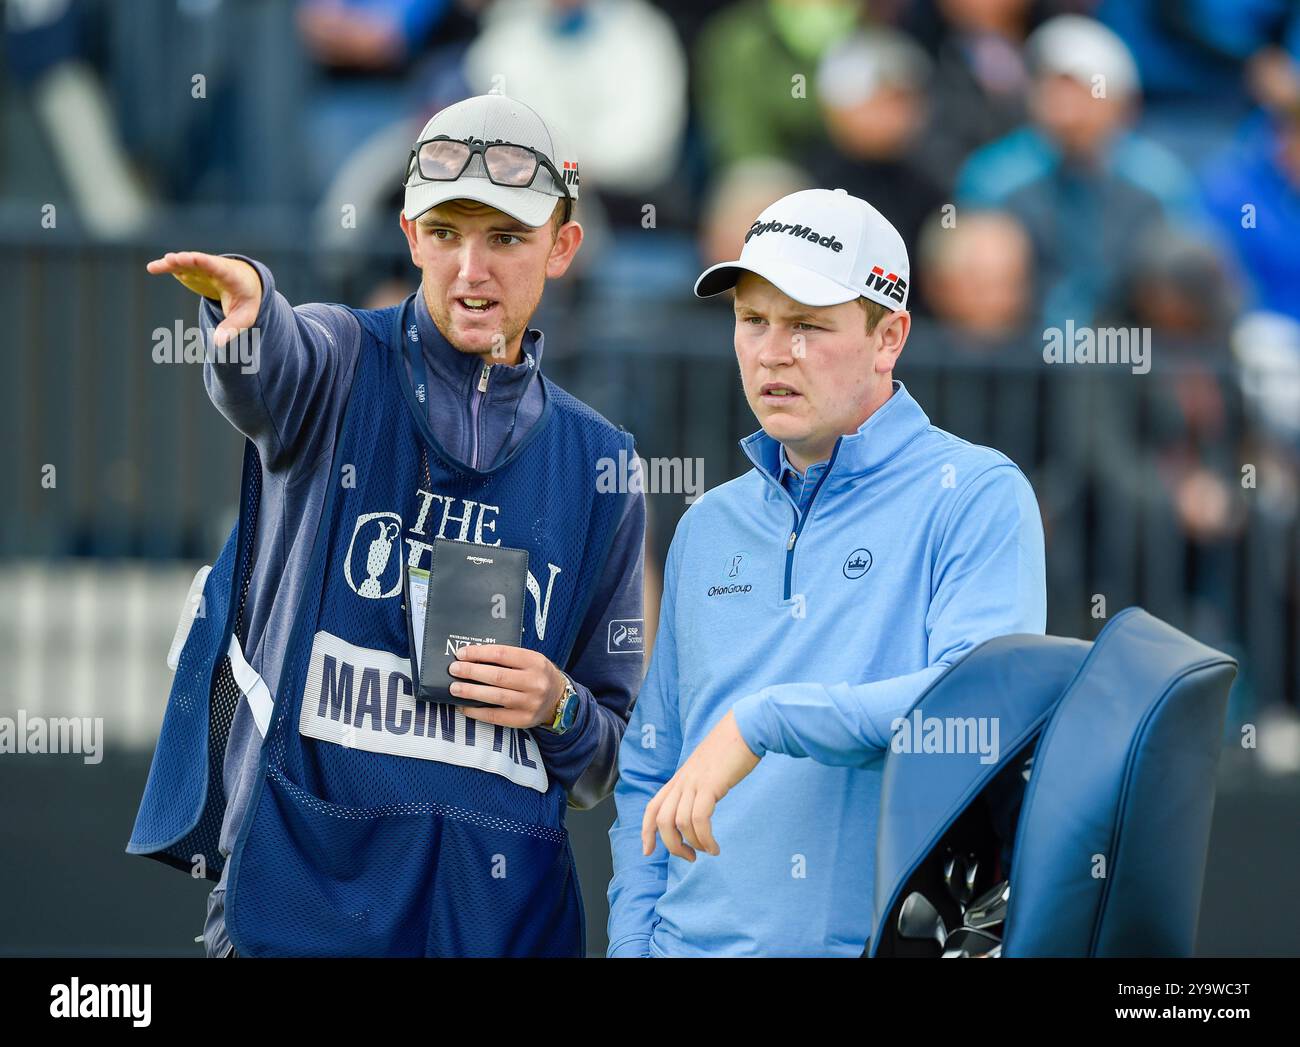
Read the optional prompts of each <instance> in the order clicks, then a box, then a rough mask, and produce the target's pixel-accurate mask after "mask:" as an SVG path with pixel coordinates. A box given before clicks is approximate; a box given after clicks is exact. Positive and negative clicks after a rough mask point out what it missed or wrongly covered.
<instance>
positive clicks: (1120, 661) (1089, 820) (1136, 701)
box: [863, 608, 1236, 957]
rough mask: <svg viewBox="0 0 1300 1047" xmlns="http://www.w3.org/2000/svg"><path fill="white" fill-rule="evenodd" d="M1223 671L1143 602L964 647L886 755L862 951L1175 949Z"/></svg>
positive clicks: (1183, 930)
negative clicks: (1069, 630) (869, 921)
mask: <svg viewBox="0 0 1300 1047" xmlns="http://www.w3.org/2000/svg"><path fill="white" fill-rule="evenodd" d="M1235 674H1236V662H1235V661H1234V660H1233V659H1231V658H1229V657H1228V656H1227V655H1225V654H1223V653H1221V652H1219V651H1216V650H1213V649H1212V648H1210V647H1206V646H1205V645H1203V644H1201V643H1198V642H1197V641H1196V640H1193V639H1192V638H1191V637H1189V636H1186V635H1185V634H1183V633H1181V632H1179V631H1178V630H1176V629H1174V628H1172V627H1171V626H1169V625H1167V624H1165V623H1164V622H1162V621H1160V620H1159V619H1156V618H1153V617H1152V616H1151V615H1149V614H1147V613H1146V612H1145V611H1143V610H1141V609H1140V608H1128V609H1127V610H1125V611H1122V612H1121V613H1120V614H1118V615H1116V616H1115V617H1114V618H1113V619H1112V620H1111V621H1110V622H1109V623H1108V624H1107V625H1106V627H1105V628H1104V629H1103V630H1102V632H1101V634H1100V635H1099V636H1098V637H1097V639H1096V641H1095V642H1092V643H1088V642H1085V641H1082V640H1071V639H1064V638H1061V637H1054V636H1028V635H1020V636H1003V637H999V638H998V639H995V640H990V641H989V642H987V643H985V644H982V645H981V646H980V647H978V648H976V649H975V650H974V651H972V652H971V653H970V654H969V655H967V657H966V658H964V659H963V660H962V661H961V662H959V663H958V664H957V665H955V666H953V668H952V669H951V670H949V671H948V672H947V673H945V674H944V675H943V676H942V677H941V678H940V679H939V680H937V681H936V682H935V683H934V684H933V685H932V686H931V687H930V688H929V689H928V690H927V691H926V693H925V694H924V695H922V697H921V698H920V699H919V700H918V701H917V703H916V704H915V706H914V707H913V708H912V710H911V711H910V712H909V714H908V717H907V723H906V724H904V730H902V731H900V732H898V733H896V734H895V737H894V745H893V747H892V749H891V751H890V753H889V754H888V757H887V759H886V762H885V769H884V775H883V780H882V784H881V800H880V804H881V806H880V822H879V830H878V836H877V852H876V887H875V898H874V901H875V913H876V916H875V926H874V929H873V933H872V936H871V940H870V941H869V942H868V944H867V948H866V950H865V952H864V953H863V955H864V956H938V955H941V954H942V955H945V956H968V955H992V956H997V955H1002V956H1008V957H1023V956H1190V955H1191V953H1192V949H1193V947H1194V945H1195V942H1196V923H1197V916H1198V912H1199V908H1200V898H1201V886H1202V882H1203V879H1204V872H1205V857H1206V850H1207V847H1208V844H1209V835H1210V820H1211V816H1212V814H1213V810H1214V785H1215V772H1216V769H1217V766H1218V762H1219V751H1220V748H1221V744H1222V729H1223V722H1224V715H1225V712H1226V707H1227V698H1228V690H1229V688H1230V686H1231V683H1232V680H1233V677H1234V676H1235ZM954 724H955V725H956V728H953V727H952V726H951V725H954ZM985 725H988V726H987V728H986V727H985ZM976 726H978V727H979V728H980V729H981V731H982V733H981V734H980V738H981V741H982V742H983V743H990V742H991V743H992V744H979V745H961V744H952V743H953V741H954V739H955V738H956V737H957V733H956V732H957V731H959V730H964V731H965V732H966V736H967V738H972V737H974V728H975V727H976ZM936 733H938V734H939V737H937V738H936ZM900 739H901V740H902V742H903V743H904V744H900ZM945 742H946V743H948V744H943V743H945ZM931 743H933V744H931ZM927 750H929V751H927ZM954 750H962V751H954ZM914 895H919V897H914Z"/></svg>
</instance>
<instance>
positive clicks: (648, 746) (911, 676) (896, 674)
mask: <svg viewBox="0 0 1300 1047" xmlns="http://www.w3.org/2000/svg"><path fill="white" fill-rule="evenodd" d="M908 281H909V267H908V258H907V250H906V247H905V245H904V243H903V240H902V238H901V237H900V236H899V234H898V232H897V231H896V230H895V229H894V227H893V226H892V225H890V223H889V222H888V221H886V219H885V218H884V217H883V216H882V215H881V214H880V213H879V212H878V211H876V210H875V208H873V207H872V206H871V205H870V204H868V203H867V202H866V201H864V200H860V199H858V198H856V197H853V196H850V195H848V194H847V193H846V192H844V191H843V190H834V191H831V190H826V189H811V190H806V191H803V192H797V193H793V194H791V195H789V196H786V197H783V198H782V199H780V200H778V201H777V202H776V203H774V204H772V205H771V206H770V207H768V208H767V210H765V211H764V212H763V213H762V214H761V215H760V216H759V217H758V220H757V221H756V222H754V224H753V225H752V226H751V227H750V229H749V232H748V234H747V236H746V238H745V245H744V248H743V250H742V251H741V254H740V258H739V259H738V260H737V261H734V262H727V263H722V264H719V265H715V266H713V267H711V268H709V269H707V270H706V271H705V272H704V273H703V274H702V275H701V276H700V278H699V279H698V281H697V282H696V284H695V293H696V294H697V295H699V296H700V297H709V296H711V295H716V294H720V293H722V292H723V291H727V290H729V289H733V288H734V292H735V293H734V296H733V301H734V308H735V316H736V326H735V351H736V358H737V360H738V362H739V365H740V377H741V383H742V385H743V387H744V392H745V398H746V400H747V401H748V403H749V406H750V408H751V409H752V410H753V412H754V414H755V416H756V417H757V418H758V421H759V424H760V425H761V427H762V428H761V429H760V430H759V431H758V432H755V433H753V434H752V435H750V436H748V437H746V438H745V439H743V440H741V442H740V446H741V448H742V450H743V451H744V453H745V455H746V456H747V457H748V458H749V460H750V461H751V462H752V463H753V468H752V469H750V470H749V471H748V472H746V473H745V474H744V475H742V476H740V477H739V478H737V479H735V480H732V481H730V482H729V483H725V484H722V485H721V486H719V487H716V488H714V489H712V490H710V491H709V492H708V493H706V494H705V495H704V496H703V497H701V498H700V499H698V500H697V501H696V502H695V503H694V504H693V505H692V506H691V507H690V509H689V510H688V511H687V512H686V514H685V515H684V516H683V517H682V519H681V521H680V523H679V524H678V526H677V531H676V534H675V535H674V537H673V541H672V545H671V547H670V548H669V552H668V559H667V564H666V567H665V569H664V584H663V602H662V605H661V611H660V622H659V630H658V632H657V634H656V638H655V647H654V652H653V654H652V656H651V660H650V668H649V671H648V672H647V675H646V680H645V683H644V684H643V685H642V688H641V692H640V696H639V698H638V700H637V704H636V707H635V709H634V711H633V714H632V719H631V722H630V723H629V725H628V729H627V732H626V734H625V735H624V737H623V743H622V746H621V748H620V752H619V782H618V785H617V786H616V788H615V790H614V796H615V801H616V804H617V807H618V819H617V821H616V822H615V824H614V826H613V828H612V829H611V830H610V839H611V844H612V848H613V858H614V876H613V879H612V880H611V882H610V885H609V902H610V915H609V955H610V956H616V957H621V956H629V957H634V956H719V955H725V956H756V955H784V956H858V955H860V954H861V953H862V951H863V947H864V945H865V944H866V941H867V938H868V936H869V935H870V933H871V927H872V891H873V880H874V866H875V846H876V812H877V810H878V805H879V796H880V776H881V768H882V765H883V763H884V757H885V752H886V749H887V748H888V746H889V745H890V743H891V736H892V735H893V733H894V730H895V723H896V720H897V719H898V718H901V717H902V716H903V714H904V713H905V712H906V711H907V710H908V708H909V707H910V706H911V705H912V703H913V702H914V701H915V700H916V699H917V698H918V697H919V696H920V695H921V694H922V692H923V691H924V690H925V688H926V687H927V686H928V685H929V684H930V683H931V682H933V681H934V680H935V679H937V678H938V677H939V676H940V674H942V673H943V672H944V670H945V669H946V668H947V667H949V666H951V665H952V664H954V662H956V661H957V660H958V659H959V658H961V657H962V656H963V655H964V654H965V653H966V652H968V651H970V650H971V649H972V648H973V647H974V646H976V645H977V644H979V643H981V642H982V641H984V640H987V639H989V638H991V637H995V636H999V635H1002V634H1005V633H1042V632H1043V631H1044V629H1045V626H1046V582H1045V573H1044V563H1043V531H1042V524H1041V520H1040V517H1039V513H1038V506H1037V504H1036V501H1035V498H1034V493H1033V491H1032V489H1031V488H1030V485H1029V482H1028V481H1027V480H1026V478H1025V477H1024V475H1023V474H1022V473H1021V472H1020V470H1019V469H1018V468H1017V467H1016V466H1015V464H1013V463H1012V462H1011V461H1010V460H1009V459H1008V458H1006V457H1005V456H1004V455H1002V454H1000V453H999V452H997V451H994V450H990V449H989V448H987V447H979V446H976V445H974V444H971V443H967V442H966V441H965V440H962V439H959V438H958V437H956V436H953V435H952V434H950V433H946V432H944V431H943V430H941V429H938V428H936V427H935V426H933V425H931V424H930V421H929V419H928V418H927V417H926V414H925V412H924V410H922V408H921V405H920V404H918V403H917V402H916V400H914V399H913V398H912V396H911V394H910V393H909V392H908V391H907V389H906V388H905V387H904V385H903V383H902V382H899V381H897V380H895V379H894V377H893V372H894V368H895V365H896V364H897V361H898V358H899V354H900V353H901V352H902V350H903V346H904V344H905V342H906V341H907V336H908V332H909V330H910V326H911V318H910V315H909V314H908V312H907V299H908V291H909V288H908Z"/></svg>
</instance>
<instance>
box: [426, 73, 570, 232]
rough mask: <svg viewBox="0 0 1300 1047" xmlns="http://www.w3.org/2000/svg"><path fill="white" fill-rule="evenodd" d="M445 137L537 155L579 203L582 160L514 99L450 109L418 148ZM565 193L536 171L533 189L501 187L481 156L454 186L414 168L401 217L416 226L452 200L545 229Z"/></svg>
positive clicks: (484, 99) (480, 100) (490, 98)
mask: <svg viewBox="0 0 1300 1047" xmlns="http://www.w3.org/2000/svg"><path fill="white" fill-rule="evenodd" d="M440 136H445V137H447V138H452V139H455V140H457V141H461V142H469V143H470V144H472V145H473V144H479V143H487V144H491V143H493V142H505V143H509V144H511V145H523V146H528V147H530V148H532V149H535V150H537V152H539V153H541V154H542V156H544V157H546V159H547V160H549V161H550V162H551V164H552V165H554V167H555V170H556V171H557V172H558V173H559V175H560V177H561V178H562V179H563V180H564V185H565V187H567V188H568V190H569V195H570V196H571V197H572V198H573V200H574V201H575V202H576V201H577V199H578V157H577V154H576V153H574V152H573V150H572V149H571V148H569V147H568V146H567V145H566V144H565V142H564V140H563V136H562V135H560V134H559V133H558V132H557V130H556V129H555V128H554V127H553V126H548V125H547V123H546V121H544V120H543V119H542V118H541V117H540V116H539V115H538V114H537V113H536V112H535V111H534V110H532V109H530V108H529V107H528V106H526V105H524V103H523V102H520V101H518V100H516V99H514V98H508V97H506V96H505V95H500V94H488V95H477V96H476V97H474V98H467V99H465V101H463V102H457V103H456V104H455V105H449V106H447V108H446V109H443V110H441V111H439V112H438V113H436V114H434V116H433V118H432V119H431V120H430V121H429V122H428V123H427V124H425V125H424V130H423V131H421V132H420V137H419V138H418V139H417V141H418V142H424V141H427V140H428V139H430V138H437V137H440ZM563 196H564V189H562V188H561V187H560V186H559V184H558V183H557V182H556V181H555V179H554V178H553V177H552V176H551V173H550V172H549V171H548V170H547V169H546V167H545V166H542V165H540V164H539V165H538V168H537V175H536V177H535V178H534V179H533V182H532V185H530V186H527V187H522V186H508V185H497V184H496V183H495V182H493V181H491V180H489V178H488V175H487V168H486V167H485V166H484V164H483V154H482V153H476V154H475V155H473V156H472V157H470V160H469V166H468V167H466V168H465V170H464V172H463V173H462V174H461V176H460V177H459V178H457V179H455V180H454V181H431V180H428V179H425V178H423V177H421V175H420V173H419V171H418V170H417V169H416V167H415V165H414V163H412V165H411V168H410V169H409V170H408V171H407V181H406V200H405V203H404V205H403V208H402V213H403V214H405V215H406V217H407V220H408V221H415V219H417V218H419V217H420V215H422V214H424V212H425V211H427V210H429V208H431V207H436V206H437V205H438V204H441V203H445V202H446V201H448V200H477V201H478V202H479V203H484V204H487V205H488V206H490V207H495V208H496V209H497V210H498V211H504V212H505V213H506V214H508V215H510V217H511V218H515V219H517V220H518V221H520V222H523V223H524V225H531V226H533V227H538V226H543V225H545V224H546V223H547V222H549V221H550V220H551V215H552V213H553V212H554V211H555V201H556V200H557V199H559V198H562V197H563Z"/></svg>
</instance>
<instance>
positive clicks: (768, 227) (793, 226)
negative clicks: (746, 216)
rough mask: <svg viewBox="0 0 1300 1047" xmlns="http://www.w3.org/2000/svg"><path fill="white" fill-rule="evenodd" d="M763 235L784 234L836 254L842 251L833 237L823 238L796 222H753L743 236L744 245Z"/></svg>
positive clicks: (840, 244) (842, 246) (839, 244)
mask: <svg viewBox="0 0 1300 1047" xmlns="http://www.w3.org/2000/svg"><path fill="white" fill-rule="evenodd" d="M764 233H785V234H786V236H797V237H799V239H801V240H807V241H809V242H810V243H814V244H820V245H821V246H822V247H828V248H830V249H831V250H832V251H834V252H835V253H836V254H839V253H840V252H841V251H843V250H844V245H843V244H842V243H840V242H839V240H837V239H836V238H835V237H834V236H833V235H831V236H823V235H822V234H821V233H819V232H816V231H815V230H814V229H813V228H812V226H808V225H799V224H798V223H796V222H778V221H776V220H775V219H773V220H772V221H770V222H755V223H754V224H753V225H751V226H750V227H749V232H747V233H746V234H745V243H749V241H750V239H751V238H753V237H755V236H762V235H763V234H764Z"/></svg>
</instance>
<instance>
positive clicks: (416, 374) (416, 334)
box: [402, 291, 429, 406]
mask: <svg viewBox="0 0 1300 1047" xmlns="http://www.w3.org/2000/svg"><path fill="white" fill-rule="evenodd" d="M416 294H419V292H418V291H417V292H415V294H412V295H411V296H410V297H409V298H407V299H406V301H405V302H403V303H402V345H403V347H404V348H405V349H406V358H407V360H409V361H410V363H411V384H412V385H413V386H415V398H416V400H418V401H419V402H420V404H421V406H423V405H424V402H425V401H426V400H427V399H428V398H429V387H428V381H427V374H426V372H425V369H424V353H423V352H422V351H421V349H420V325H419V324H417V323H416V322H415V318H414V317H413V316H411V302H412V301H413V300H414V298H415V295H416ZM408 317H409V320H408Z"/></svg>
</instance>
